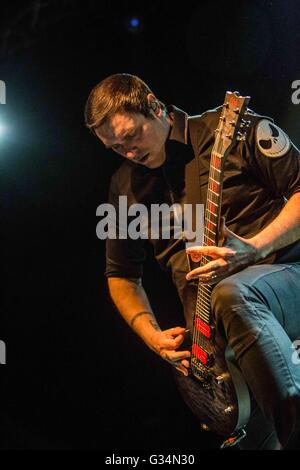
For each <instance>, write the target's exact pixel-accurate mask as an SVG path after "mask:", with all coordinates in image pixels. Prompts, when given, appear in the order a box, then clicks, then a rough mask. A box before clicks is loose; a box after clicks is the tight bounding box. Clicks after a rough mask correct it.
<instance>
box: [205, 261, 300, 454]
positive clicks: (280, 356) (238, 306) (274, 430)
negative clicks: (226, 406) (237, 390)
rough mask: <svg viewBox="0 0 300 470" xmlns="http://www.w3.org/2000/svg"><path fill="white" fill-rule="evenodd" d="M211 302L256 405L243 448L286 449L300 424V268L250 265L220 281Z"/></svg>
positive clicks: (217, 322) (277, 265) (289, 265)
mask: <svg viewBox="0 0 300 470" xmlns="http://www.w3.org/2000/svg"><path fill="white" fill-rule="evenodd" d="M211 301H212V311H213V314H214V316H215V320H216V324H217V327H218V328H220V329H221V331H222V332H223V333H224V335H225V336H226V338H227V341H228V344H229V345H230V346H231V348H232V349H233V351H234V353H235V357H236V360H237V361H238V363H239V366H240V368H241V370H242V372H243V375H244V377H245V379H246V381H247V383H248V386H249V389H250V391H251V395H252V398H253V400H254V403H255V404H254V406H253V412H252V416H251V419H250V422H249V425H248V435H249V437H248V438H245V439H244V441H242V442H241V445H240V447H241V448H244V449H246V448H248V449H272V448H274V449H275V448H277V447H278V444H279V443H278V440H279V442H280V444H281V445H282V446H285V445H286V443H287V441H288V439H289V436H290V435H291V432H292V431H293V429H294V427H295V426H296V424H297V422H299V420H300V416H299V408H300V407H299V401H300V359H299V357H298V355H297V351H296V350H295V347H294V345H293V343H294V342H296V341H297V340H298V341H299V345H300V263H289V264H273V265H272V264H261V265H255V266H250V267H248V268H246V269H244V270H243V271H241V272H239V273H236V274H234V275H231V276H230V277H228V278H226V279H224V280H222V281H220V282H219V283H218V284H217V285H216V286H215V287H214V289H213V292H212V299H211ZM295 346H297V343H295ZM256 404H257V405H258V407H256Z"/></svg>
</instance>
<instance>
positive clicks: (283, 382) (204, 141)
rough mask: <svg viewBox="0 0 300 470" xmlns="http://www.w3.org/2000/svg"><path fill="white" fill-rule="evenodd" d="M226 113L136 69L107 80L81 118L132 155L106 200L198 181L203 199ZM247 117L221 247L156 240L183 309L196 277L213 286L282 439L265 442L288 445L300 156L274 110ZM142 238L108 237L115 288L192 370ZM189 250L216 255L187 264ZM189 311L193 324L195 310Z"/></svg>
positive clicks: (294, 391) (229, 180) (185, 187)
mask: <svg viewBox="0 0 300 470" xmlns="http://www.w3.org/2000/svg"><path fill="white" fill-rule="evenodd" d="M219 117H220V108H216V109H215V110H211V111H208V112H206V113H204V114H202V115H201V116H195V117H191V118H188V117H187V115H186V113H184V112H182V111H180V110H179V109H177V108H175V107H174V106H173V107H168V108H167V107H166V106H165V105H164V104H163V103H162V102H161V101H159V100H158V99H157V97H156V96H155V95H154V94H153V92H152V91H151V90H150V88H149V87H148V86H147V85H146V84H145V83H144V82H143V81H142V80H141V79H139V78H138V77H135V76H132V75H129V74H116V75H113V76H111V77H108V78H106V79H105V80H103V81H102V82H100V83H99V84H98V85H97V86H96V87H95V88H94V89H93V90H92V92H91V94H90V96H89V99H88V101H87V105H86V111H85V119H86V125H87V127H88V128H89V129H91V130H92V131H93V133H94V134H95V135H96V136H97V137H98V138H99V139H100V141H101V142H102V143H103V144H104V145H105V147H107V148H111V149H113V150H114V151H115V152H116V153H118V154H119V155H121V156H122V157H124V159H125V161H124V163H123V165H122V166H121V167H120V168H119V170H118V171H117V172H116V173H115V175H114V176H113V178H112V181H111V187H110V202H111V203H112V204H113V205H114V206H115V208H116V210H118V198H119V196H120V195H126V196H127V198H128V199H127V203H128V206H129V207H130V206H131V205H132V204H134V203H137V202H138V203H143V204H145V205H146V206H147V207H150V206H151V204H155V203H160V204H161V203H168V204H170V205H172V204H175V203H179V204H183V203H184V202H185V201H186V200H187V197H188V194H189V191H190V189H191V186H196V185H199V188H200V190H199V201H198V202H199V203H203V204H204V203H205V201H206V190H207V181H208V171H209V163H210V156H211V150H212V145H213V142H214V131H215V129H216V127H217V124H218V121H219ZM247 119H249V120H250V129H249V132H248V134H247V138H246V141H245V142H239V143H237V144H236V145H235V146H234V148H233V149H232V151H231V152H230V155H229V156H228V158H227V160H226V163H225V169H224V182H223V198H222V216H223V217H224V219H223V221H224V220H225V219H226V226H225V224H224V223H223V225H222V233H223V236H224V239H225V243H224V244H223V246H209V247H203V246H198V247H190V248H188V249H187V250H185V240H184V237H182V238H181V239H175V237H172V236H171V237H170V239H169V240H156V239H155V240H149V241H150V243H151V244H152V246H153V248H154V255H155V257H156V259H157V261H158V262H159V263H160V265H161V267H162V268H163V269H165V270H167V271H169V272H170V273H171V275H172V278H173V281H174V283H175V285H176V287H177V290H178V293H179V296H180V299H181V301H182V303H183V307H185V298H186V292H187V291H188V289H189V288H190V281H191V280H193V279H199V282H202V283H203V284H209V285H210V284H211V285H214V286H215V287H214V289H213V293H212V302H211V304H212V305H211V308H212V311H213V314H214V317H215V321H216V325H217V327H219V328H220V331H221V330H222V331H223V332H224V335H225V337H226V340H227V342H228V344H229V345H230V346H231V348H232V349H233V351H234V354H235V357H236V360H237V361H238V363H239V366H240V368H241V370H242V372H243V375H244V376H245V377H246V380H247V382H248V385H249V388H250V390H251V392H252V394H253V396H254V397H255V400H256V401H257V403H258V404H259V408H260V410H261V411H262V413H263V415H264V416H265V417H266V419H267V420H270V422H271V423H272V427H274V428H275V429H276V433H277V437H278V439H279V443H278V442H277V443H276V442H275V443H274V439H273V441H272V443H270V442H269V444H266V445H264V444H262V442H260V443H257V444H256V445H257V448H276V447H277V448H278V447H280V446H283V447H288V446H292V445H293V444H292V440H291V439H292V437H291V436H292V434H293V432H295V429H296V427H297V422H298V420H299V397H300V366H299V365H298V362H297V361H293V360H292V357H294V356H293V349H292V342H293V341H296V340H297V339H299V338H300V317H299V311H298V305H299V303H300V289H299V287H300V154H299V151H298V150H297V148H296V147H295V146H294V145H293V144H292V143H291V142H290V140H289V138H288V136H287V135H286V134H285V133H284V132H283V131H282V130H281V129H280V128H279V127H278V126H276V125H275V124H274V123H273V122H272V120H271V119H270V118H266V117H263V116H259V115H257V114H255V113H251V114H249V116H248V117H247ZM194 162H197V166H194V167H193V166H191V168H193V169H194V170H193V171H192V173H193V174H194V176H195V173H196V170H195V169H197V172H198V174H197V175H196V176H197V178H198V180H197V178H196V180H195V179H194V180H193V183H191V181H192V179H189V181H187V173H186V168H187V167H189V166H190V165H193V164H194ZM189 178H190V177H189ZM119 228H120V227H119ZM145 243H147V240H145V239H143V238H141V239H136V240H132V239H128V238H127V239H123V238H122V237H121V238H119V239H117V240H114V239H109V240H108V241H107V268H106V276H107V278H108V285H109V291H110V295H111V297H112V299H113V301H114V303H115V305H116V307H117V308H118V310H119V311H120V313H121V315H122V316H123V317H124V319H125V320H126V321H127V323H128V324H129V325H130V326H131V327H132V328H133V329H134V331H135V332H136V333H137V334H138V335H139V336H140V337H141V338H142V339H143V340H144V342H145V343H146V345H147V346H148V347H149V348H151V349H152V350H153V351H154V352H156V353H157V354H159V355H160V356H161V357H162V358H163V359H165V360H167V361H168V362H170V363H171V364H172V365H173V366H174V367H175V368H176V369H177V370H179V371H180V372H181V373H183V374H184V375H188V369H189V356H190V351H189V350H187V349H184V350H180V349H179V348H180V346H181V345H182V343H183V341H184V335H185V328H183V327H179V326H176V325H174V327H172V328H170V329H168V330H164V331H162V330H161V329H160V327H159V325H158V322H157V320H156V318H155V315H154V313H153V311H152V309H151V306H150V303H149V300H148V298H147V295H146V292H145V291H144V289H143V285H142V281H141V279H142V265H143V261H144V257H145V252H144V247H145ZM186 253H187V254H189V255H190V256H191V258H192V259H194V260H196V259H198V258H199V256H201V255H205V256H208V257H209V258H211V261H210V262H208V263H207V264H206V265H205V266H203V267H197V268H195V269H193V270H189V267H188V263H187V257H186ZM184 310H185V311H184V313H185V317H186V318H185V319H186V324H187V326H188V327H191V326H192V318H191V312H189V311H187V309H184ZM294 352H295V351H294ZM263 439H265V440H266V436H263ZM272 446H273V447H272Z"/></svg>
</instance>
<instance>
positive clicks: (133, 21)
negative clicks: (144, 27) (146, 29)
mask: <svg viewBox="0 0 300 470" xmlns="http://www.w3.org/2000/svg"><path fill="white" fill-rule="evenodd" d="M139 25H140V20H139V19H138V18H131V20H130V26H131V27H132V28H133V29H134V28H138V27H139Z"/></svg>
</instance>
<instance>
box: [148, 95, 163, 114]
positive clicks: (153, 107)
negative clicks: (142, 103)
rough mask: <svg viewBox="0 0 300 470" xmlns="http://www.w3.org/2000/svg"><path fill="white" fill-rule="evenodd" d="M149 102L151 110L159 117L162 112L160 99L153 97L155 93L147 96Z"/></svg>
mask: <svg viewBox="0 0 300 470" xmlns="http://www.w3.org/2000/svg"><path fill="white" fill-rule="evenodd" d="M147 101H148V105H149V108H150V110H151V111H153V112H154V114H156V115H159V114H160V112H161V107H160V104H159V101H158V99H157V98H156V97H155V96H154V95H153V93H149V94H148V95H147Z"/></svg>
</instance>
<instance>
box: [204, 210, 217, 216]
mask: <svg viewBox="0 0 300 470" xmlns="http://www.w3.org/2000/svg"><path fill="white" fill-rule="evenodd" d="M206 210H207V212H210V214H212V215H214V216H215V217H218V216H217V214H214V212H212V211H210V210H209V209H206Z"/></svg>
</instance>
